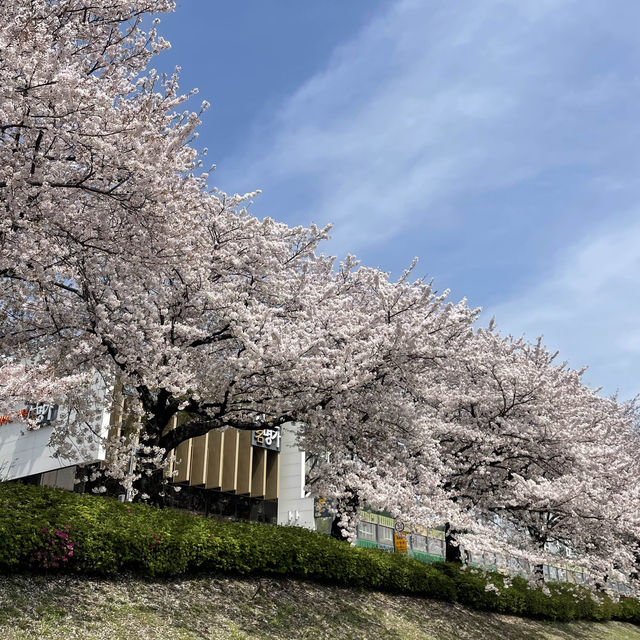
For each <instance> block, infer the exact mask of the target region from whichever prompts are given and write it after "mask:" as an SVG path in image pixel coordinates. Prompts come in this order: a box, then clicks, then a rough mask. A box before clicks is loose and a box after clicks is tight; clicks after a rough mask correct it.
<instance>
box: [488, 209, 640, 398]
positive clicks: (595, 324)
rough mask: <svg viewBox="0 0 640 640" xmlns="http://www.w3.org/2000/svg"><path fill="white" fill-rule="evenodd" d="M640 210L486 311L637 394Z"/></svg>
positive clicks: (594, 378) (597, 377) (591, 377)
mask: <svg viewBox="0 0 640 640" xmlns="http://www.w3.org/2000/svg"><path fill="white" fill-rule="evenodd" d="M639 292H640V212H639V213H637V214H635V215H633V216H627V217H626V220H625V223H624V224H618V225H617V226H615V227H612V226H610V225H606V224H603V225H602V226H601V227H600V229H598V230H595V231H593V232H592V233H590V234H589V235H588V236H586V237H584V238H581V239H580V240H579V241H577V242H576V244H575V245H573V246H571V247H568V248H567V249H566V251H565V252H564V255H563V257H562V258H560V259H559V260H558V261H557V262H556V263H555V264H553V265H551V266H550V269H549V272H548V273H547V274H546V275H542V276H541V277H540V280H539V282H538V283H537V284H535V285H534V286H532V287H531V288H529V289H525V290H523V291H521V292H519V294H518V295H517V296H515V297H514V298H512V299H511V300H508V301H505V302H504V303H502V304H500V305H497V306H494V307H492V308H490V309H486V310H485V316H486V317H489V316H491V315H494V316H495V317H496V320H497V322H498V326H499V327H500V328H501V329H503V330H504V331H505V332H508V333H514V334H516V335H519V334H521V333H523V332H524V333H525V334H526V336H527V337H528V338H529V339H533V338H535V337H536V336H537V335H538V334H543V335H544V339H545V340H544V341H545V343H547V344H548V345H549V346H550V348H552V349H557V348H559V349H560V357H561V358H562V359H568V360H569V364H570V366H572V367H573V368H580V367H581V366H583V365H588V366H589V371H588V372H587V374H586V375H585V379H586V380H587V382H589V383H590V384H591V385H592V386H594V387H596V386H601V385H602V386H604V391H605V392H607V393H613V392H615V391H616V390H619V391H620V394H621V397H623V398H630V397H633V396H634V395H636V394H637V393H640V370H639V369H638V360H639V357H640V295H638V293H639Z"/></svg>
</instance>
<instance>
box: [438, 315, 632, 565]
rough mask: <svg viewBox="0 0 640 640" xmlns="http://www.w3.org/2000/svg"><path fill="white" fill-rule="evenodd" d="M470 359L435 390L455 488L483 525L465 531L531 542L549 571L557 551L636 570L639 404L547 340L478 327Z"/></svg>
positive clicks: (467, 352)
mask: <svg viewBox="0 0 640 640" xmlns="http://www.w3.org/2000/svg"><path fill="white" fill-rule="evenodd" d="M459 356H460V361H459V362H456V366H455V368H454V369H452V370H451V371H450V372H448V374H447V375H445V376H443V378H442V380H441V386H440V387H438V388H432V389H430V392H431V393H432V397H431V399H430V402H431V404H432V406H434V407H435V408H436V409H437V411H438V415H439V416H440V417H441V418H442V419H443V423H442V429H443V430H442V432H441V436H440V442H441V443H442V445H443V449H442V455H443V460H444V464H445V465H446V467H447V468H448V470H449V471H448V473H447V475H446V479H445V487H446V489H447V491H448V492H450V496H451V499H452V500H453V501H455V502H456V504H458V506H459V507H460V509H461V511H463V512H467V513H468V514H470V515H473V517H474V518H476V520H479V521H480V524H481V526H478V525H477V524H476V525H474V524H473V523H471V524H469V523H468V522H467V526H469V527H470V531H469V533H470V534H471V535H467V536H458V537H460V538H463V539H465V541H466V543H467V546H475V548H476V549H477V548H478V547H480V548H481V547H482V545H484V546H485V549H490V548H496V547H497V546H500V545H504V544H507V545H508V546H510V547H511V549H514V548H518V547H519V548H520V549H526V548H528V549H530V553H529V557H530V558H531V559H533V560H534V562H536V564H537V565H538V571H539V572H540V574H541V573H542V562H543V561H546V560H548V559H549V557H550V556H549V555H548V554H546V553H545V552H546V550H548V549H549V548H550V547H552V548H555V549H556V550H557V549H567V550H569V552H571V553H573V554H576V555H579V556H580V557H581V558H582V561H583V562H585V561H586V558H589V559H590V560H589V563H590V565H591V566H592V567H594V568H595V567H598V568H599V570H602V571H604V572H606V569H605V568H604V567H605V566H606V565H610V564H611V562H612V559H613V558H614V556H616V554H618V555H620V556H621V557H619V558H617V559H616V563H617V565H618V566H620V567H622V566H624V567H626V568H628V567H629V566H630V562H631V561H632V557H633V554H632V547H631V546H625V547H621V546H620V545H619V544H618V543H617V542H616V540H617V539H619V538H618V535H619V534H620V531H622V530H626V531H629V530H633V528H634V527H635V528H636V530H637V527H638V522H637V519H635V518H634V517H632V515H631V514H632V511H633V505H634V504H635V505H636V509H637V505H638V502H637V492H636V491H635V489H634V487H637V477H638V476H637V461H635V460H634V456H633V454H632V453H631V451H632V448H631V447H630V446H629V440H630V438H631V437H632V430H631V424H632V417H633V410H632V409H631V408H630V407H626V406H624V405H620V404H619V403H617V402H616V401H615V400H614V399H607V398H602V397H600V396H599V395H597V393H596V392H594V391H593V390H591V389H589V388H588V387H587V386H585V385H584V384H583V383H582V382H581V376H582V373H583V372H582V371H572V370H570V369H568V368H567V367H566V363H563V364H555V358H556V354H552V353H550V352H549V351H548V350H547V349H546V348H545V347H544V346H543V345H542V342H541V341H540V340H538V341H537V342H536V343H535V344H533V345H531V344H528V343H526V342H525V341H524V340H522V339H520V340H514V339H513V338H511V337H506V338H505V337H501V336H500V335H499V334H498V333H497V332H496V331H494V330H493V328H492V327H490V328H489V329H488V330H482V329H479V330H478V331H477V332H476V334H475V335H474V338H473V340H470V341H467V342H466V343H465V345H463V347H462V349H461V350H460V352H459ZM434 392H435V393H434ZM474 529H475V530H476V531H475V533H474ZM479 533H482V535H478V534H479ZM450 534H451V535H448V536H447V539H448V540H447V541H448V543H449V544H448V546H449V548H450V549H449V553H450V555H451V556H454V557H455V556H456V555H458V554H459V548H457V547H456V546H455V537H456V536H455V532H454V531H451V532H450ZM483 536H487V538H484V539H483ZM491 536H495V539H493V540H491V541H489V539H490V538H491ZM500 539H502V540H500ZM622 556H624V558H623V557H622ZM458 559H459V558H458Z"/></svg>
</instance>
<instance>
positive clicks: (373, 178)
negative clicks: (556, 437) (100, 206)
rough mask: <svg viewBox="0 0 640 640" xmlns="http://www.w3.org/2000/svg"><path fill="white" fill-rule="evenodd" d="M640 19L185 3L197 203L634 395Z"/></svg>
mask: <svg viewBox="0 0 640 640" xmlns="http://www.w3.org/2000/svg"><path fill="white" fill-rule="evenodd" d="M638 24H640V4H639V3H634V2H628V0H609V1H608V2H601V1H600V0H597V1H596V0H593V1H592V0H509V1H499V0H482V1H481V2H471V1H470V0H467V1H464V2H462V1H457V0H449V1H448V2H440V1H430V0H398V1H389V0H386V1H383V0H348V1H346V2H345V1H344V0H321V1H319V2H313V3H312V2H301V1H300V0H242V1H238V0H182V1H180V0H179V6H178V9H177V11H176V13H174V14H171V15H169V16H166V17H163V20H162V23H161V25H160V31H161V33H162V34H163V35H164V36H165V37H166V38H167V39H168V40H170V41H171V43H172V49H171V51H169V52H167V53H165V54H163V55H162V57H161V58H159V59H158V61H157V66H158V68H159V69H161V70H163V71H169V70H172V69H173V67H174V66H175V65H179V66H181V67H182V72H181V78H182V80H181V86H182V87H183V89H184V90H189V89H191V88H194V87H197V88H198V89H199V91H200V93H199V95H198V96H197V102H195V103H194V105H193V107H194V108H196V107H197V105H198V102H199V101H200V100H201V99H206V100H208V101H209V102H211V103H212V108H211V109H210V110H209V111H208V112H207V113H206V114H205V118H204V119H205V122H204V125H203V127H202V128H201V130H200V138H199V140H198V145H199V146H201V147H207V148H208V150H209V152H208V158H209V160H210V161H211V162H212V163H215V164H216V165H217V169H216V171H215V173H214V174H212V177H211V183H212V185H216V186H218V187H219V188H220V189H222V190H223V191H227V192H246V191H253V190H255V189H261V190H262V192H263V193H262V195H261V196H260V197H259V198H257V199H256V200H255V202H254V204H253V205H252V211H253V213H254V214H255V215H257V216H259V217H264V216H271V217H273V218H275V219H277V220H283V221H286V222H288V223H290V224H307V223H309V222H311V221H313V222H316V223H318V224H325V223H328V222H332V223H333V224H334V229H333V232H332V240H331V241H330V242H329V243H328V244H327V247H326V252H328V253H331V254H335V255H337V256H339V257H342V256H344V255H345V254H346V253H354V254H356V255H357V256H358V257H359V258H361V260H362V261H363V262H364V263H365V264H368V265H372V266H379V267H382V268H383V269H385V270H387V271H391V272H392V273H393V274H394V275H398V274H399V273H400V272H401V271H402V270H403V269H404V268H405V267H406V266H407V265H408V264H409V263H410V262H411V260H412V258H413V257H414V256H417V257H418V258H419V265H418V268H417V273H418V275H424V276H427V277H428V278H433V279H434V281H435V284H436V287H437V288H438V290H440V291H442V290H443V289H445V288H449V289H451V291H452V294H451V296H452V298H453V299H456V300H457V299H459V298H462V297H466V298H467V299H468V300H469V303H470V304H471V305H472V306H481V307H483V309H484V312H483V317H485V318H486V319H488V317H490V316H491V315H495V316H496V319H497V322H498V325H499V327H501V329H502V330H503V331H505V332H508V333H513V334H516V335H520V334H522V333H525V334H526V336H527V337H529V338H531V339H534V338H535V336H537V335H538V334H543V335H544V339H545V342H546V343H547V344H548V345H549V346H550V347H551V348H552V349H559V350H560V354H561V357H562V359H567V360H568V361H569V363H570V365H571V366H573V367H581V366H582V365H589V371H588V372H587V374H586V380H587V382H588V383H590V384H591V385H592V386H602V387H603V388H604V391H605V392H606V393H613V392H614V391H616V390H619V391H620V395H621V397H622V398H629V397H631V396H633V395H635V394H636V393H638V392H640V323H639V318H640V297H639V295H638V291H639V285H640V268H639V267H640V178H639V176H640V172H639V169H640V151H639V149H640V119H639V118H638V113H639V110H640V39H638V37H637V25H638Z"/></svg>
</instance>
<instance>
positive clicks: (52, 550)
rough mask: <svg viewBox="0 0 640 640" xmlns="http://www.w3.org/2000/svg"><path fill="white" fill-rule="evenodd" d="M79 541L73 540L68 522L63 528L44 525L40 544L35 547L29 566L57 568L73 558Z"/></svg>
mask: <svg viewBox="0 0 640 640" xmlns="http://www.w3.org/2000/svg"><path fill="white" fill-rule="evenodd" d="M77 544H78V543H77V542H74V541H73V540H71V529H70V527H69V525H68V524H67V525H66V526H65V527H64V528H62V529H56V528H50V527H43V528H42V530H41V532H40V545H39V547H37V548H36V549H34V551H33V554H32V556H31V562H30V563H29V566H31V567H33V568H38V569H57V568H59V567H62V566H63V565H64V564H66V563H68V562H69V560H71V558H73V550H74V548H75V547H76V546H77Z"/></svg>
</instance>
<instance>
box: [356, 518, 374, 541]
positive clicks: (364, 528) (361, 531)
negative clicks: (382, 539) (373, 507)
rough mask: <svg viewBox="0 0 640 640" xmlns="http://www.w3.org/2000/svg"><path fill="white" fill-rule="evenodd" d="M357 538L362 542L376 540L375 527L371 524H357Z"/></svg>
mask: <svg viewBox="0 0 640 640" xmlns="http://www.w3.org/2000/svg"><path fill="white" fill-rule="evenodd" d="M358 537H359V538H361V539H362V540H372V541H373V542H375V540H376V525H375V524H373V523H372V522H361V523H360V524H358Z"/></svg>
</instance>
